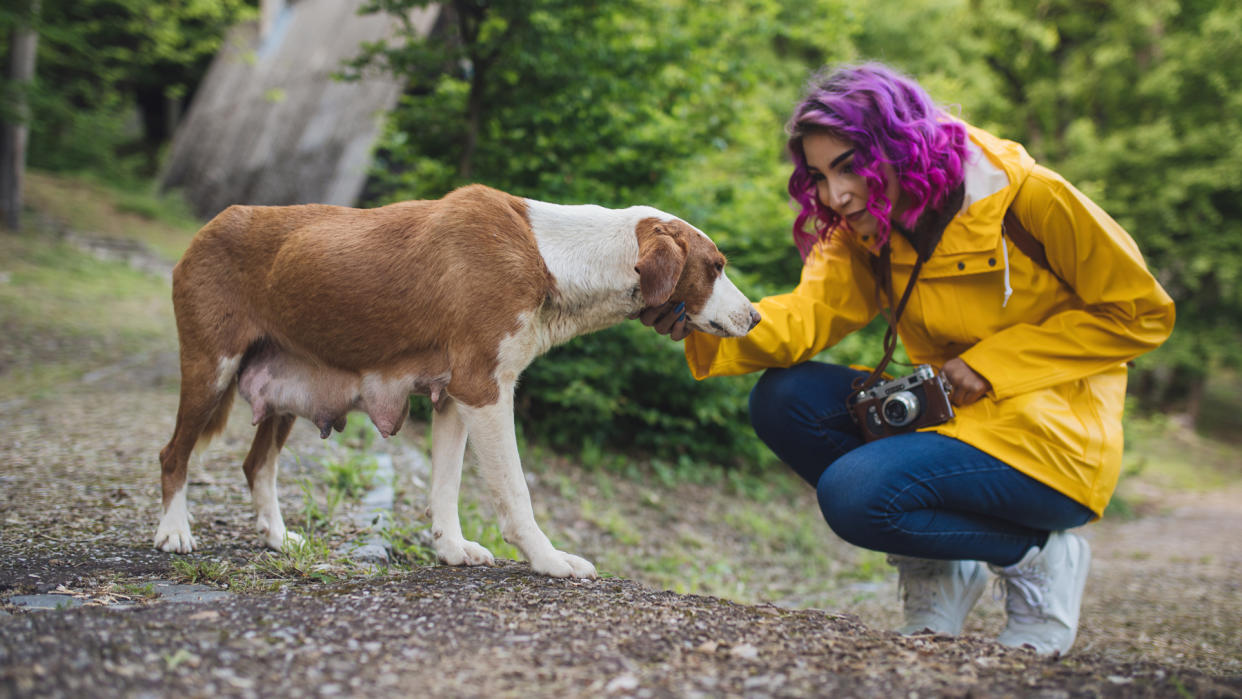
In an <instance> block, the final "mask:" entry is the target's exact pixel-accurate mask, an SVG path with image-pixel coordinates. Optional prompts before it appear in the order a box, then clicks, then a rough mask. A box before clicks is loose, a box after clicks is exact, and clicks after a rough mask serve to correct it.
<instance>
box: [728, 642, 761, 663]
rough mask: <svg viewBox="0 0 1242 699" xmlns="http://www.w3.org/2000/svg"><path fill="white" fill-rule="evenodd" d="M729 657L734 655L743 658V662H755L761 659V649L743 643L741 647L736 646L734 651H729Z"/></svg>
mask: <svg viewBox="0 0 1242 699" xmlns="http://www.w3.org/2000/svg"><path fill="white" fill-rule="evenodd" d="M729 655H732V656H733V657H735V658H741V659H742V660H754V659H755V658H758V657H759V649H758V648H756V647H754V646H752V645H750V644H749V643H743V644H741V645H737V646H734V647H733V648H732V650H730V651H729Z"/></svg>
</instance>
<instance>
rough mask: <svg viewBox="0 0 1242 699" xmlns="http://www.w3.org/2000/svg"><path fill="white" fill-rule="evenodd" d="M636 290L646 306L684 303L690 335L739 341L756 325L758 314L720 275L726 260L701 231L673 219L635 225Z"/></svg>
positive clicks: (646, 219)
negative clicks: (691, 332) (701, 334)
mask: <svg viewBox="0 0 1242 699" xmlns="http://www.w3.org/2000/svg"><path fill="white" fill-rule="evenodd" d="M637 233H638V264H636V265H635V266H634V270H635V271H637V272H638V287H639V291H640V293H641V294H642V299H643V305H644V306H646V307H653V306H660V305H663V304H665V303H668V302H670V301H675V302H682V303H685V304H686V325H687V326H688V327H690V328H691V329H693V330H699V331H701V332H705V333H710V334H712V335H719V336H721V337H741V336H743V335H745V334H746V333H748V332H750V330H751V328H753V327H755V326H756V325H758V324H759V313H758V312H757V311H756V310H755V308H754V306H752V305H751V303H750V301H749V300H747V298H746V297H745V296H744V295H742V292H741V291H738V288H737V287H736V286H734V285H733V282H731V281H729V277H728V276H727V275H726V274H725V264H726V260H725V256H724V255H723V254H721V252H720V250H718V249H716V244H715V243H713V242H712V241H711V239H710V238H708V237H707V235H706V234H704V233H703V231H700V230H699V229H697V228H695V227H694V226H691V225H690V224H688V223H686V222H685V221H682V220H681V219H678V218H675V217H671V216H669V217H667V218H664V217H650V218H644V219H642V220H641V221H639V223H638V228H637Z"/></svg>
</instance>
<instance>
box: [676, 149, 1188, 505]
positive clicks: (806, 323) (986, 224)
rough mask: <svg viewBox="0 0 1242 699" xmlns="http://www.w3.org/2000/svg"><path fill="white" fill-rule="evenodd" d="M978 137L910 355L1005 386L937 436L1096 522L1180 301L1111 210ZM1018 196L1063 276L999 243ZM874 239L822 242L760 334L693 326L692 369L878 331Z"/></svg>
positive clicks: (726, 368)
mask: <svg viewBox="0 0 1242 699" xmlns="http://www.w3.org/2000/svg"><path fill="white" fill-rule="evenodd" d="M968 130H969V134H970V141H971V143H972V144H973V146H972V147H971V151H972V157H971V161H972V163H973V165H972V164H968V166H967V178H966V184H967V187H966V191H967V196H966V202H965V203H964V204H963V211H961V212H960V213H959V214H958V215H957V216H955V217H954V218H953V219H952V221H950V223H949V224H948V227H947V228H946V229H945V231H944V236H943V237H942V238H941V241H940V244H939V245H938V246H937V247H936V249H935V251H934V252H933V253H932V256H931V258H930V259H929V260H928V261H927V262H926V263H925V264H924V266H923V270H922V272H921V273H920V274H919V279H918V281H917V282H916V283H915V287H914V292H913V294H912V295H911V298H910V301H909V303H908V305H907V307H906V310H905V312H904V314H903V317H902V318H901V322H900V323H899V326H898V328H897V330H898V334H899V336H900V337H901V340H902V343H903V344H904V346H905V348H906V352H907V353H908V354H909V356H910V359H911V360H912V361H913V362H915V363H919V364H931V365H932V366H934V367H936V369H937V370H939V368H940V367H941V366H942V365H943V364H944V363H945V362H946V361H948V360H949V359H952V358H954V357H959V356H960V357H961V358H962V360H963V361H965V362H966V363H967V364H968V365H969V366H970V367H971V368H972V369H974V370H975V371H976V372H978V373H979V374H980V375H982V376H983V377H984V378H986V379H987V380H988V381H989V382H991V384H992V391H991V392H989V393H988V394H987V395H985V396H984V397H983V398H981V399H980V400H978V401H977V402H975V403H972V404H971V405H967V406H963V407H956V406H955V410H956V412H957V417H955V418H954V419H953V420H951V421H949V422H947V423H945V424H943V425H939V426H937V427H934V428H928V429H930V430H934V431H935V432H939V433H940V434H943V435H946V436H949V437H955V438H957V439H959V440H961V441H963V442H966V443H967V444H970V445H973V446H975V447H976V448H978V449H981V450H982V451H984V452H987V453H988V454H991V455H992V456H995V457H996V458H998V459H1000V460H1002V461H1004V462H1006V463H1008V464H1010V465H1011V466H1013V467H1014V468H1016V469H1018V470H1019V471H1021V472H1023V473H1025V474H1027V475H1029V476H1031V477H1033V478H1035V479H1036V480H1038V481H1040V482H1042V483H1044V484H1046V485H1049V486H1051V487H1053V488H1055V489H1056V490H1058V491H1059V492H1062V493H1064V494H1066V495H1068V496H1069V497H1071V498H1073V499H1074V500H1076V501H1078V502H1081V503H1082V504H1084V505H1086V506H1087V507H1088V508H1090V509H1091V510H1092V511H1093V512H1095V513H1096V516H1097V517H1098V516H1099V515H1100V514H1101V513H1103V511H1104V507H1105V506H1106V505H1107V504H1108V500H1109V498H1110V497H1111V496H1112V493H1113V490H1114V489H1115V488H1116V485H1117V479H1118V475H1119V473H1120V470H1121V449H1122V433H1121V415H1122V408H1123V405H1124V399H1125V387H1126V366H1125V363H1126V362H1127V361H1129V360H1131V359H1133V358H1135V357H1137V356H1138V355H1140V354H1143V353H1144V352H1147V351H1149V350H1151V349H1154V348H1155V347H1157V346H1159V345H1160V344H1161V343H1162V342H1164V340H1165V339H1166V338H1168V336H1169V334H1170V333H1171V332H1172V329H1173V318H1174V310H1173V301H1172V299H1170V298H1169V295H1168V294H1167V293H1165V291H1164V289H1162V288H1161V287H1160V285H1159V284H1158V283H1157V282H1156V280H1155V279H1154V278H1153V277H1152V275H1151V273H1150V272H1148V271H1147V267H1146V265H1145V264H1144V262H1143V258H1142V256H1141V255H1140V253H1139V250H1138V247H1137V246H1136V245H1135V244H1134V241H1133V240H1132V239H1131V238H1130V236H1129V235H1128V234H1127V233H1126V232H1125V231H1124V230H1123V229H1122V228H1121V226H1119V225H1118V224H1117V223H1116V222H1115V221H1114V220H1113V219H1112V218H1110V217H1109V216H1108V214H1106V213H1105V212H1104V211H1103V210H1101V209H1100V208H1099V207H1098V206H1096V205H1095V204H1093V203H1092V202H1091V201H1090V200H1088V199H1087V197H1086V196H1084V195H1083V194H1082V193H1081V192H1079V191H1078V190H1077V189H1075V188H1074V187H1073V186H1072V185H1070V184H1069V183H1067V182H1066V181H1065V180H1064V179H1062V178H1061V177H1060V176H1059V175H1057V174H1056V173H1054V172H1052V171H1051V170H1048V169H1047V168H1044V167H1042V166H1039V165H1036V164H1035V161H1034V160H1033V159H1032V158H1031V156H1030V155H1028V154H1027V152H1026V150H1025V149H1024V148H1023V147H1022V146H1021V145H1019V144H1017V143H1014V142H1012V141H1005V140H1001V139H999V138H996V137H995V136H992V135H991V134H988V133H986V132H984V131H981V130H978V129H975V128H973V127H968ZM1011 204H1012V205H1013V207H1014V213H1015V214H1016V215H1017V216H1018V219H1019V220H1020V221H1021V222H1022V224H1023V225H1024V226H1025V227H1026V228H1027V230H1029V231H1030V232H1031V234H1032V235H1033V236H1034V237H1035V238H1036V239H1038V240H1040V241H1041V242H1042V243H1043V244H1044V246H1045V248H1046V251H1047V255H1048V263H1049V265H1050V266H1051V267H1052V269H1053V270H1055V272H1056V275H1053V274H1051V273H1050V272H1049V271H1047V270H1045V269H1044V268H1042V267H1040V266H1039V265H1037V264H1036V263H1035V262H1034V261H1033V260H1031V258H1029V257H1027V256H1026V255H1025V254H1024V253H1023V252H1021V251H1020V250H1019V249H1018V248H1017V246H1015V245H1014V244H1013V242H1012V240H1009V239H1007V238H1006V237H1005V236H1002V234H1001V220H1002V218H1003V217H1004V214H1005V210H1006V209H1007V208H1009V207H1010V205H1011ZM869 242H870V241H867V240H861V239H860V238H859V237H858V236H856V235H854V234H852V233H849V232H846V231H838V232H837V233H835V234H834V235H833V236H832V239H831V240H830V241H828V242H826V243H820V244H819V245H818V246H817V247H816V248H815V250H814V251H813V252H812V254H811V255H809V256H808V258H807V260H806V264H805V266H804V268H803V270H802V281H801V283H799V284H798V286H797V288H795V289H794V290H793V292H792V293H788V294H782V295H779V296H770V297H768V298H765V299H763V300H762V301H760V302H759V303H758V304H757V305H756V308H757V309H758V310H759V314H760V315H761V316H762V317H763V320H762V322H760V323H759V325H758V326H756V327H755V329H754V330H752V331H751V332H750V334H749V335H747V336H745V337H743V338H729V339H722V338H719V337H715V336H712V335H707V334H704V333H698V332H695V333H692V334H691V335H690V336H689V337H688V338H686V342H685V352H686V360H687V362H688V363H689V365H690V369H691V371H692V372H693V373H694V376H695V378H698V379H703V378H707V377H709V376H725V375H733V374H744V373H749V372H752V371H756V370H759V369H766V368H768V367H788V366H792V365H794V364H798V363H800V362H805V361H807V360H809V359H811V358H812V357H813V356H815V355H816V354H817V353H818V352H820V351H821V350H823V349H825V348H826V347H830V346H832V345H834V344H836V343H837V342H838V341H840V340H841V339H842V338H843V337H845V336H846V335H847V334H849V333H851V332H853V331H855V330H857V329H859V328H861V327H863V326H865V325H866V324H867V323H868V322H869V321H870V320H871V319H872V318H873V317H874V316H875V315H876V314H877V313H878V312H879V309H878V307H877V305H876V295H875V278H874V274H873V272H872V268H871V265H870V263H869V261H868V255H871V254H875V253H874V251H873V250H872V249H871V246H870V244H869ZM892 246H893V250H892V269H893V286H894V288H895V289H896V290H897V293H898V294H900V293H901V291H902V290H904V289H905V286H906V282H907V281H908V280H909V278H910V272H911V271H912V269H913V266H914V262H915V251H914V249H913V248H912V247H911V246H910V244H909V243H908V242H907V241H906V240H905V238H904V237H903V236H900V235H894V236H892ZM1057 277H1060V279H1058V278H1057ZM1061 280H1064V283H1063V282H1062V281H1061ZM1009 289H1012V295H1010V294H1009V293H1008V290H1009Z"/></svg>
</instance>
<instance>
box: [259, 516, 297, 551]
mask: <svg viewBox="0 0 1242 699" xmlns="http://www.w3.org/2000/svg"><path fill="white" fill-rule="evenodd" d="M258 529H259V536H260V537H262V538H263V545H264V546H266V547H268V548H269V549H272V550H273V551H284V550H286V549H297V548H299V547H301V546H302V544H305V543H306V539H304V538H302V535H301V534H297V533H295V532H291V531H289V530H287V529H285V523H284V522H277V523H275V524H271V523H269V522H268V519H267V518H266V517H262V516H260V517H259V521H258Z"/></svg>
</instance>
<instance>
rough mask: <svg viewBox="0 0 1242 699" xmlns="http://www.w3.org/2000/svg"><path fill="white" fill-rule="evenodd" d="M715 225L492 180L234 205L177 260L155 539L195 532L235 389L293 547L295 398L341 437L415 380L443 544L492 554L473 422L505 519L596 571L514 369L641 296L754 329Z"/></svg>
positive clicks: (505, 526) (530, 545) (560, 564)
mask: <svg viewBox="0 0 1242 699" xmlns="http://www.w3.org/2000/svg"><path fill="white" fill-rule="evenodd" d="M724 265H725V258H724V256H723V255H721V254H720V252H719V251H718V250H717V249H716V246H715V245H714V244H713V243H712V242H711V240H709V239H708V237H707V236H706V235H704V234H703V233H702V232H701V231H699V230H698V229H697V228H694V227H693V226H691V225H689V224H687V223H685V222H684V221H682V220H680V219H678V218H676V217H674V216H670V215H668V214H666V213H663V212H661V211H658V210H656V209H653V208H650V207H632V208H628V209H617V210H614V209H605V208H601V207H598V206H561V205H556V204H548V203H544V202H538V201H533V200H530V199H521V198H518V197H515V196H511V195H509V194H505V193H503V192H500V191H497V190H494V189H489V188H487V187H484V186H481V185H473V186H469V187H464V188H462V189H458V190H456V191H454V192H452V193H450V194H448V195H447V196H445V197H444V198H442V199H439V200H435V201H410V202H404V203H400V204H392V205H389V206H384V207H380V208H376V209H366V210H363V209H351V208H344V207H337V206H322V205H303V206H274V207H264V206H233V207H230V208H228V209H226V210H225V211H224V212H222V213H220V214H219V215H218V216H216V217H215V218H214V219H212V220H211V221H210V222H209V223H207V225H205V226H204V227H203V228H202V230H200V231H199V232H198V234H197V235H196V236H195V238H194V240H193V241H192V242H191V243H190V247H189V249H188V250H187V251H186V253H185V255H184V256H183V257H182V258H181V261H180V262H179V263H178V264H177V267H176V268H175V269H174V270H173V305H174V307H175V311H176V318H177V333H178V336H179V339H180V342H181V402H180V405H179V407H178V409H177V422H176V427H175V428H174V431H173V436H172V439H171V440H170V441H169V443H168V445H167V446H166V447H164V449H163V450H162V451H161V452H160V464H161V467H162V486H163V495H164V515H163V519H162V520H161V522H160V525H159V529H158V530H157V531H156V533H155V546H156V547H157V548H160V549H162V550H164V551H173V552H180V553H188V552H189V551H191V550H192V549H193V548H194V538H193V537H192V536H191V535H190V522H189V514H188V511H187V508H186V492H185V487H186V466H187V462H188V460H189V457H190V453H191V452H192V451H193V450H194V448H195V446H196V445H197V444H198V443H199V442H200V440H203V441H205V440H206V439H209V438H210V437H211V436H213V435H215V434H216V433H218V432H219V431H220V430H222V429H223V428H224V424H225V422H226V420H227V419H228V412H229V407H230V405H231V404H232V402H233V394H234V391H235V390H236V391H239V392H240V393H241V395H242V397H243V398H245V399H246V400H247V401H249V402H250V405H251V408H252V409H253V412H254V424H256V425H258V429H257V430H256V432H255V435H254V442H253V444H252V445H251V447H250V452H249V454H247V456H246V460H245V463H244V464H243V467H242V468H243V470H244V472H245V474H246V481H247V483H248V484H249V486H250V491H251V495H252V497H253V500H254V508H255V514H256V516H257V525H258V530H259V534H260V536H261V537H263V541H264V543H265V544H266V545H267V546H270V547H272V548H275V549H280V548H282V547H283V546H284V545H285V544H286V543H288V542H295V543H296V542H299V541H300V539H299V537H298V536H297V535H296V534H294V533H292V532H288V531H286V529H285V524H284V520H283V519H282V518H281V514H280V504H279V502H278V501H277V498H276V469H277V466H276V455H277V453H278V452H279V451H280V449H281V447H282V446H283V445H284V443H285V439H286V438H287V437H288V436H289V430H290V428H291V427H292V425H293V421H294V419H295V416H302V417H305V418H307V419H309V420H311V421H312V422H314V423H315V425H316V426H318V427H319V430H320V434H321V435H322V436H325V437H326V436H327V435H328V434H329V432H330V431H331V429H332V428H333V427H336V428H337V429H340V428H341V427H342V425H343V423H344V416H345V414H346V413H347V412H349V411H353V410H359V411H364V412H366V413H367V414H368V415H370V417H371V420H372V421H373V422H374V423H375V426H376V427H377V428H378V429H379V431H380V434H381V435H383V436H384V437H388V436H390V435H392V434H394V433H396V432H397V430H399V429H400V428H401V424H402V422H403V421H404V420H405V416H406V413H407V412H408V398H409V396H410V395H411V394H413V393H422V394H428V395H430V397H431V400H432V402H433V403H434V405H435V411H434V415H433V418H432V427H431V431H432V454H431V462H432V485H431V516H432V531H433V534H434V536H435V547H436V553H437V554H438V556H439V558H440V560H442V561H444V562H445V563H449V564H452V565H478V564H486V563H490V562H491V561H492V555H491V553H490V552H489V551H488V550H487V549H485V548H483V547H482V546H480V545H479V544H477V543H475V542H473V541H467V540H466V539H465V538H464V537H463V536H462V530H461V524H460V521H459V519H458V513H457V500H458V488H459V486H460V481H461V467H462V457H463V456H464V452H465V446H466V437H467V435H469V436H470V440H469V441H470V444H471V447H472V449H473V451H474V453H475V455H476V456H477V457H478V462H479V466H480V471H481V473H482V474H483V476H484V477H485V478H486V480H487V485H488V489H489V494H490V496H491V498H492V500H493V503H494V506H495V510H496V513H497V515H498V517H499V520H500V527H501V532H502V533H503V535H504V537H505V539H506V540H507V541H509V542H511V543H513V544H514V545H515V546H516V547H517V548H518V549H519V550H521V552H522V554H523V555H524V556H526V558H527V559H528V560H529V561H530V562H531V565H532V566H533V567H534V569H535V570H536V571H538V572H540V573H545V574H547V575H552V576H556V577H569V576H574V577H594V576H595V568H594V566H592V565H591V564H590V563H589V562H587V561H586V560H583V559H582V558H579V557H578V556H574V555H571V554H568V553H564V552H562V551H558V550H556V549H555V548H553V547H552V544H551V543H550V542H549V541H548V537H547V536H545V535H544V533H543V531H542V530H540V528H539V525H538V524H536V522H535V518H534V514H533V512H532V510H531V504H530V493H529V491H528V490H527V487H526V480H525V478H524V477H523V475H522V466H521V462H520V460H519V457H518V449H517V441H516V438H515V434H514V426H513V388H514V385H515V383H516V382H517V379H518V376H519V375H520V374H521V373H522V370H524V369H525V368H526V367H527V365H529V364H530V362H531V361H532V360H533V359H534V358H535V357H537V356H539V355H540V354H543V353H544V352H546V351H547V350H548V349H549V348H551V347H552V346H554V345H556V344H558V343H561V342H565V341H566V340H569V339H570V338H573V337H576V336H578V335H581V334H583V333H587V332H591V331H594V330H599V329H602V328H605V327H608V326H610V325H614V324H617V323H619V322H621V321H622V320H624V319H626V318H627V317H628V316H631V315H632V314H634V313H636V312H637V311H639V310H640V309H642V308H645V307H652V306H657V305H660V304H663V303H666V302H668V301H670V300H673V301H682V302H684V303H685V307H686V311H687V317H688V326H689V327H691V328H693V329H696V330H701V331H703V332H707V333H713V334H716V335H721V336H726V337H731V336H732V337H736V336H742V335H745V334H746V333H747V332H748V331H749V330H750V329H751V328H752V327H754V326H755V325H756V324H757V323H758V322H759V315H758V313H756V312H755V310H754V308H753V307H752V306H751V304H750V302H749V301H748V300H747V299H746V298H745V297H744V296H743V295H742V293H741V292H740V291H738V289H737V287H735V286H734V285H733V283H732V282H730V281H729V279H728V278H727V277H726V276H725V273H724Z"/></svg>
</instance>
